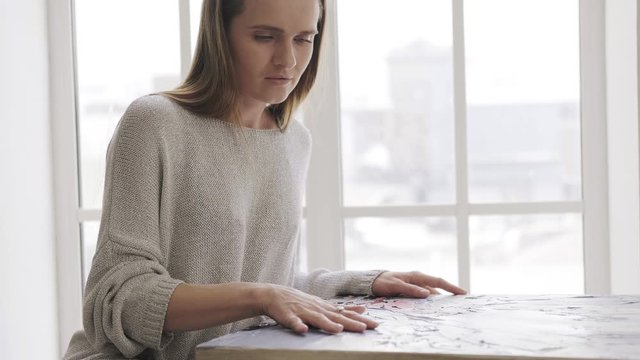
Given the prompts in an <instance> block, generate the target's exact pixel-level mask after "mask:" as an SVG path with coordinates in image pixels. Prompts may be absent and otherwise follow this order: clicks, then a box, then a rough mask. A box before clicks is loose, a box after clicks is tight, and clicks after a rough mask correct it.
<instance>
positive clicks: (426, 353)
mask: <svg viewBox="0 0 640 360" xmlns="http://www.w3.org/2000/svg"><path fill="white" fill-rule="evenodd" d="M332 302H333V303H335V304H343V305H352V304H362V305H365V306H366V307H367V309H368V311H367V313H368V316H370V317H372V318H374V319H375V320H377V321H378V322H380V326H379V327H378V328H377V329H375V330H367V331H365V332H364V333H347V332H343V333H340V334H336V335H330V334H327V333H324V332H322V331H319V330H312V331H310V332H309V333H307V334H305V335H298V334H295V333H293V332H292V331H290V330H287V329H284V328H282V327H280V326H279V325H276V324H275V323H274V324H272V325H268V326H264V327H261V328H258V329H254V330H250V331H240V332H237V333H232V334H229V335H226V336H223V337H220V338H217V339H213V340H211V341H209V342H206V343H203V344H201V345H200V346H199V347H198V349H197V359H198V360H213V359H247V360H251V359H296V360H316V359H349V360H360V359H367V360H374V359H399V360H417V359H496V360H505V359H547V360H548V359H640V296H590V295H536V296H523V295H518V296H514V295H467V296H452V295H436V296H431V297H429V298H427V299H408V298H375V297H354V296H352V297H345V298H338V299H333V300H332Z"/></svg>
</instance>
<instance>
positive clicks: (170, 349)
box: [65, 0, 465, 360]
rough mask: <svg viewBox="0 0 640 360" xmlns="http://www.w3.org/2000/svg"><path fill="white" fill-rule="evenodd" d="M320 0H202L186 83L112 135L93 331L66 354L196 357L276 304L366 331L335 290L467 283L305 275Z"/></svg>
mask: <svg viewBox="0 0 640 360" xmlns="http://www.w3.org/2000/svg"><path fill="white" fill-rule="evenodd" d="M324 13H325V11H324V1H322V0H244V1H243V0H204V4H203V8H202V19H201V24H200V33H199V36H198V44H197V50H196V54H195V57H194V61H193V65H192V68H191V71H190V74H189V75H188V77H187V79H186V80H185V81H184V83H183V84H182V85H181V86H180V87H178V88H177V89H175V90H172V91H168V92H165V93H163V94H156V95H149V96H144V97H142V98H140V99H137V100H136V101H134V102H133V103H132V104H131V105H130V106H129V108H128V109H127V110H126V112H125V114H124V116H123V117H122V119H121V121H120V123H119V125H118V128H117V129H116V131H115V134H114V136H113V138H112V140H111V143H110V145H109V150H108V154H107V170H106V182H105V193H104V201H103V213H102V220H101V224H100V233H99V240H98V247H97V250H96V254H95V257H94V259H93V264H92V268H91V272H90V274H89V278H88V281H87V286H86V291H85V299H84V308H83V319H84V320H83V322H84V331H79V332H77V333H76V334H74V336H73V338H72V340H71V343H70V345H69V349H68V350H67V354H66V355H65V358H66V359H120V358H132V357H135V358H138V359H171V360H179V359H192V358H194V356H195V355H194V354H195V346H196V345H198V344H199V343H201V342H204V341H206V340H209V339H211V338H213V337H217V336H221V335H224V334H227V333H229V332H232V331H237V330H240V329H242V328H245V327H247V326H250V325H255V324H256V323H258V322H260V321H261V320H263V319H264V317H265V316H268V317H270V318H272V319H274V320H275V321H277V322H278V323H280V324H281V325H282V326H285V327H287V328H290V329H291V330H293V331H295V332H298V333H304V332H306V331H308V330H309V327H310V326H312V327H315V328H318V329H321V330H324V331H326V332H329V333H337V332H340V331H343V330H346V331H358V332H361V331H365V330H366V329H367V328H374V327H376V326H377V324H376V323H375V322H374V321H372V320H371V319H369V318H367V317H365V316H363V315H361V314H362V313H363V312H364V311H365V309H364V308H362V307H348V308H346V309H342V308H336V307H335V306H333V305H331V304H329V303H328V302H326V301H324V300H323V298H329V297H333V296H336V295H338V294H375V295H380V296H391V295H399V294H403V295H406V296H414V297H426V296H428V295H429V294H430V293H437V290H436V289H437V288H440V289H444V290H446V291H449V292H452V293H454V294H464V293H465V291H464V290H463V289H461V288H459V287H457V286H454V285H452V284H449V283H448V282H446V281H444V280H442V279H439V278H435V277H432V276H428V275H425V274H422V273H418V272H411V273H400V272H389V271H380V270H374V271H340V272H329V271H327V270H323V269H319V270H315V271H313V272H311V273H310V274H297V273H296V266H295V265H294V263H295V250H296V239H297V236H298V231H299V226H300V219H301V209H302V194H303V191H304V183H305V178H306V170H307V164H308V161H309V154H310V146H311V142H310V136H309V133H308V131H307V130H306V129H305V128H304V127H303V126H302V125H301V124H300V123H298V122H297V121H295V120H292V118H291V116H292V114H293V112H294V111H295V109H296V107H297V106H298V105H299V104H300V102H302V101H303V99H304V98H305V96H306V95H307V93H308V92H309V90H310V89H311V86H312V85H313V82H314V79H315V76H316V71H317V68H318V59H319V51H320V40H321V39H322V31H323V25H324Z"/></svg>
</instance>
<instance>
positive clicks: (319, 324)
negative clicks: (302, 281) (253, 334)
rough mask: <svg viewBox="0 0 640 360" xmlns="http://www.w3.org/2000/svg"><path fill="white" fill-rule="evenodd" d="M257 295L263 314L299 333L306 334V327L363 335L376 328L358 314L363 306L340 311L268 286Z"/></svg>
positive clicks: (289, 290)
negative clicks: (366, 331) (360, 333)
mask: <svg viewBox="0 0 640 360" xmlns="http://www.w3.org/2000/svg"><path fill="white" fill-rule="evenodd" d="M259 296H260V297H261V299H260V304H261V309H260V310H261V313H262V314H263V315H267V316H269V317H271V318H272V319H273V320H275V321H276V322H277V323H279V324H280V325H282V326H284V327H287V328H289V329H291V330H293V331H295V332H297V333H300V334H303V333H306V332H307V331H309V326H313V327H316V328H318V329H320V330H324V331H326V332H329V333H333V334H335V333H339V332H341V331H343V330H346V331H354V332H362V331H365V330H366V329H373V328H375V327H376V326H378V323H377V322H375V321H373V320H372V319H369V318H367V317H366V316H363V315H361V314H362V313H364V312H365V311H366V308H365V307H364V306H360V305H358V306H345V307H344V310H340V309H339V308H337V307H336V306H334V305H332V304H330V303H328V302H326V301H324V300H322V299H321V298H319V297H317V296H313V295H309V294H307V293H304V292H302V291H300V290H296V289H294V288H290V287H286V286H280V285H272V284H268V285H266V286H265V287H264V288H263V289H262V292H261V293H260V295H259Z"/></svg>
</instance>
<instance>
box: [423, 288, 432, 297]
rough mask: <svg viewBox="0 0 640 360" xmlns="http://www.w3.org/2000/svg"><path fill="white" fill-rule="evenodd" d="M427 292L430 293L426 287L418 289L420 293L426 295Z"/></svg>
mask: <svg viewBox="0 0 640 360" xmlns="http://www.w3.org/2000/svg"><path fill="white" fill-rule="evenodd" d="M429 294H431V293H430V292H429V290H427V289H422V290H420V295H424V296H427V295H429Z"/></svg>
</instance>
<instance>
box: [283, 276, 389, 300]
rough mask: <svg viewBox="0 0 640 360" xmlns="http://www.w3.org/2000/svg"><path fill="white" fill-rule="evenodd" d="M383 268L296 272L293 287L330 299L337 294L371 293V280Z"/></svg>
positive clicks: (375, 277)
mask: <svg viewBox="0 0 640 360" xmlns="http://www.w3.org/2000/svg"><path fill="white" fill-rule="evenodd" d="M384 271H385V270H367V271H329V270H326V269H317V270H314V271H312V272H310V273H308V274H306V273H298V274H296V276H295V283H294V287H295V288H296V289H298V290H301V291H304V292H306V293H309V294H312V295H316V296H319V297H321V298H323V299H330V298H333V297H336V296H338V295H373V292H372V290H371V287H372V285H373V282H374V281H375V280H376V279H377V278H378V276H379V275H380V274H382V273H383V272H384Z"/></svg>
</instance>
